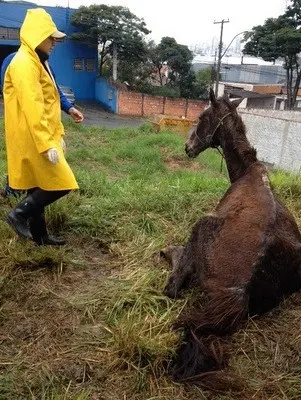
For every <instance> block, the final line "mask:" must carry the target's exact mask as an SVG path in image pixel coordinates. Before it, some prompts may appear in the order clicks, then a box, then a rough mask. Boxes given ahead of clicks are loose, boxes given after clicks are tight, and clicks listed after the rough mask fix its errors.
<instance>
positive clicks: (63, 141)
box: [61, 138, 67, 153]
mask: <svg viewBox="0 0 301 400" xmlns="http://www.w3.org/2000/svg"><path fill="white" fill-rule="evenodd" d="M61 144H62V149H63V152H64V153H66V151H67V146H66V143H65V140H64V138H62V139H61Z"/></svg>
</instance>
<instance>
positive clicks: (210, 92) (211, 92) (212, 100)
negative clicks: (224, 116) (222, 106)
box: [209, 88, 217, 106]
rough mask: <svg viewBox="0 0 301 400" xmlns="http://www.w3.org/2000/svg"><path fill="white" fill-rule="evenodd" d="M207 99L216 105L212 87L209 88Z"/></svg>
mask: <svg viewBox="0 0 301 400" xmlns="http://www.w3.org/2000/svg"><path fill="white" fill-rule="evenodd" d="M209 100H210V102H211V104H212V105H213V106H216V105H217V101H216V97H215V94H214V91H213V89H212V88H210V91H209Z"/></svg>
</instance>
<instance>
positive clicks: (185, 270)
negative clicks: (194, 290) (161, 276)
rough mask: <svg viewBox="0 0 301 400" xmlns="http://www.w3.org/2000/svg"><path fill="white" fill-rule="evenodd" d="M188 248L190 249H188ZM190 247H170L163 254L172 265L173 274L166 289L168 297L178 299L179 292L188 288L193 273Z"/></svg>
mask: <svg viewBox="0 0 301 400" xmlns="http://www.w3.org/2000/svg"><path fill="white" fill-rule="evenodd" d="M187 247H188V248H187ZM189 248H190V246H189V245H188V246H186V247H184V246H170V247H168V248H167V249H164V250H163V251H162V252H161V254H163V255H164V257H165V258H166V259H167V260H169V261H170V262H171V264H172V272H171V274H170V276H169V278H168V282H167V285H166V287H165V289H164V293H165V294H166V296H168V297H171V298H176V297H178V296H179V292H180V291H181V290H182V289H184V287H185V286H187V283H188V282H189V280H190V278H191V276H192V273H193V267H192V263H191V261H190V260H191V254H190V251H189Z"/></svg>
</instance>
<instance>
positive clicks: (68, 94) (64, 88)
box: [60, 86, 75, 104]
mask: <svg viewBox="0 0 301 400" xmlns="http://www.w3.org/2000/svg"><path fill="white" fill-rule="evenodd" d="M60 89H61V91H62V92H63V94H64V96H66V97H67V99H68V100H69V101H70V102H71V103H72V104H74V103H75V95H74V92H73V90H72V89H71V88H70V87H68V86H60Z"/></svg>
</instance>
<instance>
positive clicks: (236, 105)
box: [231, 97, 244, 108]
mask: <svg viewBox="0 0 301 400" xmlns="http://www.w3.org/2000/svg"><path fill="white" fill-rule="evenodd" d="M243 100H244V98H243V97H242V98H241V99H236V100H233V101H231V104H232V105H233V106H234V107H235V108H237V107H238V106H239V105H240V103H241V102H242V101H243Z"/></svg>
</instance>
